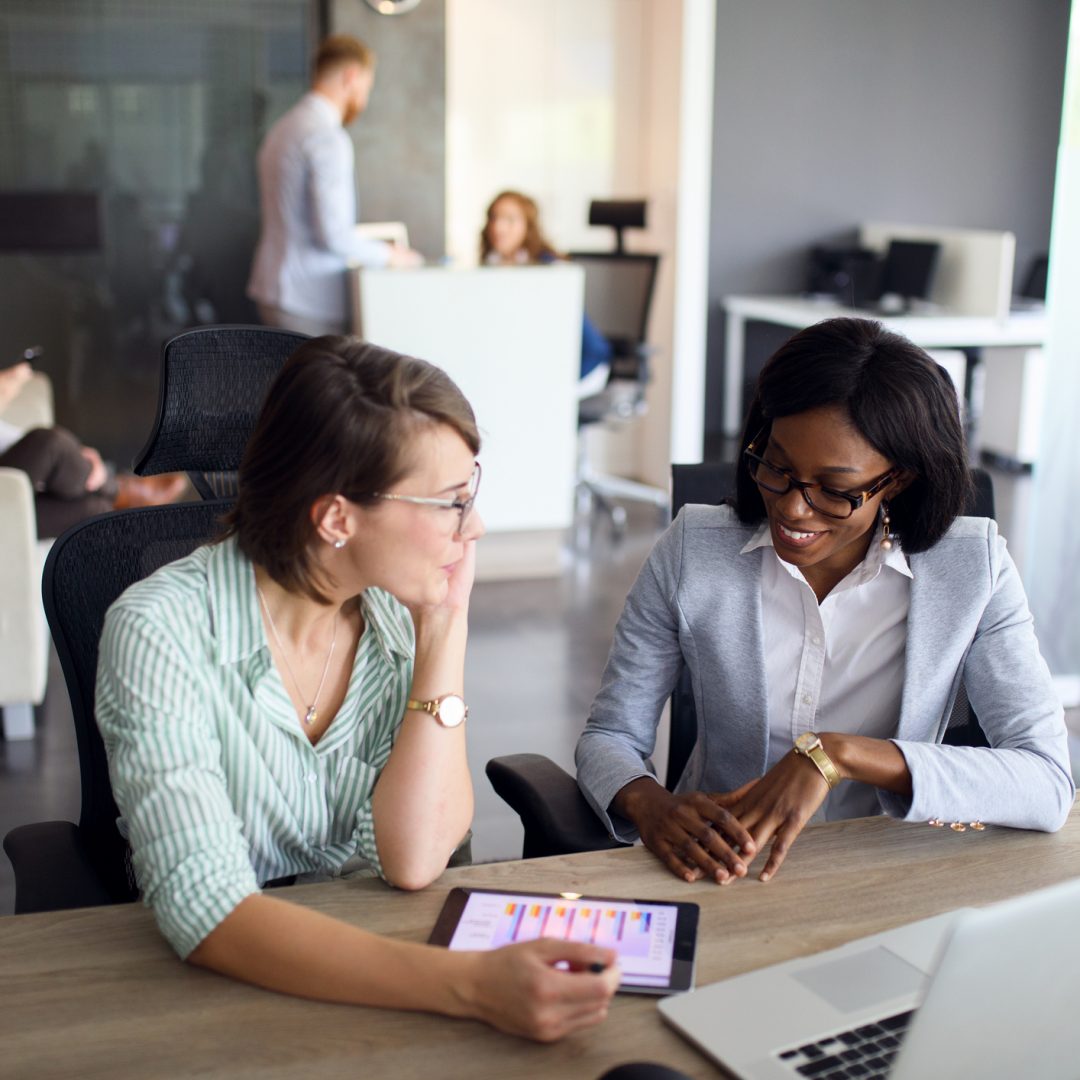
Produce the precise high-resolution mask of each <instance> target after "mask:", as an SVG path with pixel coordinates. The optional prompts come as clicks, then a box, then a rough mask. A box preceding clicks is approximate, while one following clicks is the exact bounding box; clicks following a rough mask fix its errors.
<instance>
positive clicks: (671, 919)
mask: <svg viewBox="0 0 1080 1080" xmlns="http://www.w3.org/2000/svg"><path fill="white" fill-rule="evenodd" d="M698 910H699V909H698V906H697V904H687V903H673V902H668V901H663V900H619V899H616V898H614V897H610V896H582V895H580V894H579V893H523V892H507V891H502V890H494V889H451V890H450V895H449V896H448V897H447V898H446V903H445V904H443V909H442V911H441V912H440V913H439V919H438V922H436V924H435V929H434V930H432V932H431V937H430V938H428V943H429V944H431V945H445V946H447V947H448V948H450V949H460V950H470V949H476V950H481V951H483V950H487V949H497V948H499V947H500V946H502V945H510V944H513V943H514V942H516V941H533V940H535V939H536V938H554V939H557V940H562V941H587V942H589V943H590V944H593V945H602V946H603V947H604V948H608V949H614V950H615V951H616V952H617V953H618V954H619V967H620V969H621V971H622V981H621V982H620V983H619V990H620V991H622V992H625V993H629V994H679V993H682V992H683V991H685V990H690V989H692V987H693V985H694V950H695V948H696V946H697V925H698Z"/></svg>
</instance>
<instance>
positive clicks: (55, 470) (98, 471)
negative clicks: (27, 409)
mask: <svg viewBox="0 0 1080 1080" xmlns="http://www.w3.org/2000/svg"><path fill="white" fill-rule="evenodd" d="M32 376H33V370H32V369H31V367H30V364H29V363H28V362H23V363H20V364H15V365H14V366H13V367H10V368H7V369H6V370H4V371H0V412H2V411H3V410H4V409H6V408H7V407H8V405H10V404H11V403H12V402H13V401H14V400H15V398H17V397H18V396H19V394H20V393H21V392H22V389H23V387H24V386H26V384H27V383H28V382H29V381H30V379H31V378H32ZM0 468H4V469H19V470H21V471H22V472H24V473H26V475H27V476H28V477H29V478H30V483H31V485H32V487H33V489H34V516H35V518H36V519H37V534H38V537H39V538H46V537H55V536H59V535H60V534H61V533H62V532H63V531H64V530H65V529H68V528H70V527H71V526H72V525H75V524H77V523H78V522H80V521H85V520H86V519H87V518H90V517H93V516H94V515H95V514H104V513H105V512H106V511H107V510H121V509H124V508H126V507H132V506H156V505H159V504H161V503H168V502H172V501H173V500H175V499H178V498H179V497H180V496H181V495H182V494H183V492H184V489H185V488H186V487H187V478H186V477H185V476H184V475H183V474H182V473H168V474H166V475H164V476H145V477H144V476H132V475H131V474H130V473H127V474H121V475H117V474H116V473H115V471H114V470H113V469H112V468H110V467H109V466H108V465H106V464H105V462H104V461H102V459H101V455H100V454H99V453H98V452H97V450H95V449H94V448H93V447H92V446H83V444H82V443H81V442H79V440H78V439H77V438H75V436H74V435H72V434H71V432H70V431H67V430H66V429H64V428H62V427H47V428H45V427H38V428H31V429H29V430H25V429H23V428H20V427H17V426H16V425H14V424H11V423H9V422H8V421H6V420H3V419H0Z"/></svg>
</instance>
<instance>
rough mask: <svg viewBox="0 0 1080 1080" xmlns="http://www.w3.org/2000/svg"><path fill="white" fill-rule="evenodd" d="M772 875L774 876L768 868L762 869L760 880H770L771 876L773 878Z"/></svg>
mask: <svg viewBox="0 0 1080 1080" xmlns="http://www.w3.org/2000/svg"><path fill="white" fill-rule="evenodd" d="M771 877H772V874H770V873H769V872H768V871H767V870H762V871H761V877H760V878H759V880H760V881H768V880H769V878H771Z"/></svg>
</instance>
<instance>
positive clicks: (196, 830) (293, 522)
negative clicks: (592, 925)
mask: <svg viewBox="0 0 1080 1080" xmlns="http://www.w3.org/2000/svg"><path fill="white" fill-rule="evenodd" d="M479 447H480V439H479V436H478V434H477V429H476V423H475V420H474V418H473V414H472V410H471V408H470V407H469V404H468V402H467V401H466V400H465V398H464V397H463V396H462V394H461V392H460V391H459V390H458V388H457V387H456V386H455V385H454V384H453V382H452V381H451V380H450V379H449V378H448V377H447V376H446V375H445V373H443V372H442V371H440V370H439V369H438V368H435V367H433V366H432V365H430V364H426V363H424V362H423V361H421V360H414V359H412V358H409V357H404V356H399V355H397V354H396V353H392V352H389V351H388V350H385V349H379V348H377V347H375V346H372V345H367V344H364V343H363V342H360V341H358V340H355V339H350V338H345V337H322V338H316V339H314V340H312V341H310V342H308V343H306V344H304V345H303V346H301V348H300V349H298V350H297V351H296V352H295V353H294V354H293V356H292V357H290V359H289V360H288V362H287V363H286V364H285V366H284V368H283V369H282V371H281V372H280V374H279V376H278V377H277V379H276V380H275V382H274V384H273V385H272V386H271V388H270V391H269V393H268V395H267V400H266V402H265V404H264V406H263V409H262V413H261V416H260V419H259V422H258V425H257V427H256V430H255V433H254V435H253V436H252V439H251V442H250V444H249V446H248V448H247V451H246V453H245V456H244V460H243V463H242V464H241V468H240V474H239V495H238V498H237V502H236V505H235V508H234V509H233V510H232V512H231V513H230V514H229V515H228V517H227V521H226V525H227V531H226V534H225V536H224V538H223V539H222V540H221V541H220V542H219V543H217V544H214V545H210V546H207V547H203V548H200V549H198V550H197V551H195V552H194V553H193V554H192V555H190V556H188V557H187V558H186V559H181V560H179V561H178V562H176V563H172V564H170V565H168V566H166V567H163V568H162V569H161V570H159V571H158V572H157V573H155V574H153V575H151V577H149V578H147V579H146V580H145V581H142V582H139V583H138V584H136V585H134V586H133V587H132V588H131V589H129V590H128V591H127V592H126V593H124V595H123V596H122V597H120V599H119V600H118V601H117V602H116V603H115V604H114V605H113V607H112V608H111V609H110V611H109V613H108V616H107V618H106V624H105V630H104V633H103V637H102V643H101V661H100V666H99V673H98V686H97V709H96V711H97V718H98V723H99V725H100V727H101V731H102V735H103V737H104V740H105V745H106V749H107V751H108V754H109V767H110V774H111V777H112V783H113V789H114V794H115V796H116V801H117V805H118V806H119V808H120V811H121V814H122V820H123V827H124V829H125V831H126V835H127V836H128V838H129V840H130V842H131V847H132V859H133V864H134V868H135V872H136V876H137V878H138V882H139V886H140V889H141V891H142V894H143V899H144V901H145V902H146V903H147V904H148V905H149V906H150V907H152V908H153V910H154V914H155V916H156V918H157V920H158V925H159V926H160V928H161V930H162V932H163V934H164V935H165V936H166V938H168V940H169V942H170V944H171V945H172V946H173V947H174V949H176V951H177V952H178V953H179V955H180V956H181V957H183V958H186V959H190V960H191V961H192V962H193V963H196V964H199V965H201V966H204V967H208V968H211V969H213V970H215V971H219V972H221V973H223V974H227V975H231V976H233V977H235V978H238V979H242V980H244V981H247V982H252V983H256V984H258V985H261V986H266V987H269V988H271V989H275V990H279V991H282V992H285V993H291V994H296V995H299V996H303V997H312V998H318V999H321V1000H327V1001H337V1002H346V1003H353V1004H367V1005H379V1006H386V1007H396V1008H410V1009H419V1010H425V1011H432V1012H442V1013H447V1014H449V1015H456V1016H472V1017H477V1018H480V1019H484V1020H486V1021H488V1022H489V1023H492V1024H494V1025H495V1026H497V1027H499V1028H501V1029H503V1030H506V1031H511V1032H514V1033H518V1034H525V1035H530V1036H533V1037H536V1038H545V1039H551V1038H557V1037H559V1036H561V1035H563V1034H565V1033H567V1032H569V1031H572V1030H576V1029H577V1028H580V1027H583V1026H586V1025H588V1024H592V1023H595V1022H597V1021H598V1020H600V1019H602V1018H603V1016H604V1015H605V1014H606V1009H607V1004H608V1001H609V999H610V996H611V994H612V993H613V992H614V989H615V985H616V983H617V973H615V972H614V969H611V970H608V971H605V972H604V973H603V974H595V973H589V972H587V971H582V970H581V969H584V968H587V967H588V966H589V965H590V964H601V965H606V966H608V967H609V968H610V967H611V964H612V960H613V957H612V955H611V954H610V953H608V952H607V950H602V949H597V948H594V947H591V946H574V945H568V944H564V943H558V944H556V943H553V942H533V943H529V944H527V945H524V946H513V947H511V948H509V949H504V950H497V951H495V952H491V953H455V952H447V951H443V950H437V949H433V948H429V947H426V946H420V945H413V944H408V943H402V942H397V941H389V940H384V939H381V938H378V937H376V936H374V935H372V934H368V933H366V932H364V931H361V930H359V929H357V928H356V927H353V926H349V925H346V924H344V923H341V922H338V921H336V920H334V919H330V918H328V917H326V916H324V915H320V914H318V913H316V912H313V911H310V910H308V909H306V908H303V907H301V906H298V905H294V904H291V903H289V902H288V901H287V900H283V899H279V898H278V897H277V896H271V895H268V894H266V893H264V892H262V888H263V887H264V886H265V885H266V884H267V883H271V882H275V881H277V880H278V879H281V878H287V877H292V876H294V875H300V876H303V877H305V878H310V877H311V876H313V875H314V876H322V877H326V876H330V877H334V876H339V875H341V874H342V873H345V872H350V871H352V870H354V869H357V870H358V869H364V868H366V869H367V870H368V872H374V873H377V874H379V875H380V876H382V877H383V878H384V879H386V880H387V881H388V882H390V883H392V884H394V885H396V886H398V887H400V888H404V889H420V888H423V887H424V886H426V885H428V884H429V883H430V882H432V881H433V880H434V879H435V878H436V877H437V876H438V875H439V874H440V873H441V872H442V870H443V869H444V868H445V866H446V864H447V861H448V860H449V859H450V857H451V855H452V854H453V853H454V851H455V849H456V848H458V846H459V845H460V844H461V843H462V841H463V839H464V838H465V836H466V833H467V831H468V828H469V824H470V821H471V818H472V811H473V795H472V785H471V781H470V777H469V769H468V762H467V760H466V753H465V724H464V721H465V718H466V716H467V713H468V710H467V708H466V706H465V702H464V660H465V644H466V637H467V632H468V604H469V594H470V590H471V588H472V583H473V566H474V550H475V543H476V540H477V539H479V537H480V536H481V535H482V534H483V531H484V527H483V523H482V522H481V520H480V517H479V515H478V514H477V513H476V512H475V510H474V509H473V503H474V500H475V498H476V494H477V488H478V484H479V480H480V466H479V464H478V463H477V462H476V454H477V452H478V451H479ZM560 962H565V963H567V964H569V965H570V966H571V967H572V968H573V969H574V970H573V971H564V970H559V969H558V968H556V966H555V965H556V964H558V963H560Z"/></svg>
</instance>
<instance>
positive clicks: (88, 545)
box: [4, 326, 307, 914]
mask: <svg viewBox="0 0 1080 1080" xmlns="http://www.w3.org/2000/svg"><path fill="white" fill-rule="evenodd" d="M306 340H307V339H306V338H305V337H304V336H303V335H299V334H292V333H287V332H285V331H281V330H273V329H266V328H263V327H248V326H237V327H206V328H200V329H198V330H191V331H188V332H187V333H185V334H180V335H179V336H177V337H175V338H173V339H172V340H171V341H169V342H167V343H166V345H165V346H164V349H163V356H162V387H161V393H160V395H159V401H158V416H157V419H156V421H155V424H154V431H153V434H152V435H151V437H150V440H149V442H148V443H147V446H146V448H145V449H144V450H143V451H142V453H141V454H140V456H139V459H138V463H137V468H138V471H139V472H141V473H143V474H153V473H159V472H175V471H185V472H188V473H189V474H191V475H192V479H193V480H194V481H195V482H196V485H197V487H198V490H199V491H200V493H202V494H204V495H213V493H214V489H215V487H224V488H227V489H231V488H232V487H233V485H234V477H235V473H236V470H237V469H238V468H239V464H240V458H241V455H242V453H243V449H244V446H245V445H246V443H247V439H248V437H249V436H250V434H251V431H252V429H253V428H254V425H255V420H256V418H257V415H258V411H259V408H260V407H261V405H262V401H263V398H264V397H265V395H266V391H267V388H268V387H269V384H270V382H271V380H272V379H273V377H274V375H275V374H276V373H277V371H278V370H279V369H280V367H281V365H282V364H283V363H284V361H285V359H286V357H287V356H288V355H289V353H291V352H292V351H293V350H294V349H295V348H296V347H297V346H298V345H300V344H301V343H303V342H304V341H306ZM229 505H231V501H230V500H229V499H216V498H210V499H208V500H207V501H204V502H189V503H178V504H175V505H173V506H161V507H152V508H147V509H139V510H122V511H118V512H114V513H109V514H103V515H101V516H100V517H96V518H91V519H90V520H88V521H84V522H81V523H80V524H78V525H76V526H74V527H73V528H72V529H69V530H68V531H67V532H65V533H64V534H63V535H62V536H60V537H59V538H58V539H57V540H56V542H55V543H54V544H53V547H52V550H51V551H50V553H49V558H48V560H47V561H46V564H45V570H44V574H43V583H42V594H43V599H44V603H45V614H46V617H47V618H48V621H49V627H50V629H51V631H52V636H53V641H54V642H55V643H56V651H57V654H58V656H59V658H60V665H61V668H62V669H63V672H64V680H65V682H66V684H67V688H68V695H69V697H70V699H71V711H72V716H73V719H74V723H75V733H76V737H77V740H78V749H79V773H80V780H81V784H82V803H81V808H80V814H79V822H78V824H77V825H76V824H73V823H72V822H67V821H47V822H40V823H37V824H33V825H23V826H20V827H19V828H16V829H13V830H12V831H11V832H9V833H8V834H7V836H6V837H5V838H4V850H5V851H6V852H7V854H8V856H9V858H10V859H11V863H12V866H13V868H14V870H15V911H16V912H17V913H20V914H21V913H26V912H33V911H52V910H57V909H62V908H71V907H88V906H94V905H98V904H109V903H120V902H123V901H130V900H134V899H135V896H136V891H135V884H134V879H133V877H132V874H131V867H130V860H129V858H128V847H127V844H126V842H125V841H124V839H123V837H122V836H121V835H120V833H119V832H118V830H117V827H116V819H117V817H118V813H117V808H116V803H115V801H114V800H113V794H112V786H111V784H110V782H109V773H108V764H107V761H106V757H105V748H104V745H103V743H102V741H101V736H100V735H99V733H98V729H97V723H96V721H95V719H94V687H95V683H96V674H97V655H98V641H99V639H100V637H101V629H102V625H103V623H104V619H105V612H106V611H107V610H108V608H109V605H110V604H112V602H113V601H114V600H115V599H116V598H117V597H118V596H119V595H120V593H122V592H123V591H124V589H126V588H127V587H128V586H129V585H131V584H133V583H134V582H136V581H139V580H141V579H142V578H144V577H146V576H147V575H149V574H151V573H152V572H153V571H154V570H157V569H158V568H159V567H161V566H164V565H165V564H166V563H168V562H172V561H174V560H175V559H179V558H182V557H183V556H185V555H188V554H190V553H191V552H192V551H193V550H194V549H195V548H196V547H198V546H199V545H200V544H203V543H206V542H207V541H208V540H209V539H211V538H212V537H213V536H214V535H215V534H216V533H217V532H218V531H219V529H218V522H219V519H220V516H221V514H222V513H223V512H224V511H225V509H227V507H228V506H229Z"/></svg>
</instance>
